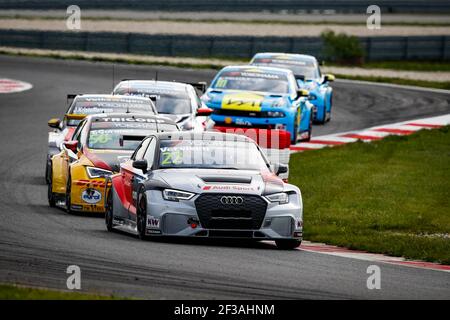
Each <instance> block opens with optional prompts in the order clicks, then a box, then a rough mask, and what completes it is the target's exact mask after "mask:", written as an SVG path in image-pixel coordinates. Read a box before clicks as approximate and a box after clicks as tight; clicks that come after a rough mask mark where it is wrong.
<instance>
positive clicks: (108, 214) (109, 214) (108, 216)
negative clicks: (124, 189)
mask: <svg viewBox="0 0 450 320" xmlns="http://www.w3.org/2000/svg"><path fill="white" fill-rule="evenodd" d="M113 221H114V217H113V199H112V190H111V191H110V192H109V193H108V197H107V198H106V211H105V224H106V229H107V230H108V231H114V223H113Z"/></svg>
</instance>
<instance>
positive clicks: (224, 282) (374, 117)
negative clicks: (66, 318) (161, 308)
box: [0, 56, 450, 299]
mask: <svg viewBox="0 0 450 320" xmlns="http://www.w3.org/2000/svg"><path fill="white" fill-rule="evenodd" d="M156 70H158V78H159V79H161V80H163V79H176V80H181V81H183V80H184V81H201V80H206V81H209V80H210V79H211V78H212V76H213V75H214V73H215V72H214V71H212V70H189V69H176V68H167V67H147V66H145V67H144V66H126V65H122V66H116V68H115V77H116V81H117V80H118V79H121V78H154V75H155V71H156ZM0 78H13V79H18V80H22V81H27V82H30V83H32V84H33V86H34V87H33V89H31V90H29V91H26V92H21V93H12V94H2V95H0V146H1V152H0V188H1V189H0V190H1V191H0V218H1V223H0V283H1V282H8V283H10V282H13V283H19V284H23V285H33V286H39V287H50V288H55V289H65V288H66V279H67V274H66V268H67V267H68V266H69V265H78V266H80V268H81V277H82V283H81V286H82V290H84V291H91V292H101V293H106V294H115V295H119V296H132V297H141V298H156V299H160V298H169V299H170V298H172V299H197V298H205V299H220V298H230V299H242V298H248V299H279V298H287V299H290V298H293V299H361V298H367V299H404V298H412V299H448V298H449V297H450V273H448V272H440V271H433V270H423V269H417V268H408V267H403V266H394V265H388V264H383V263H377V264H378V265H379V266H380V268H381V290H368V289H367V287H366V280H367V277H368V274H366V270H367V267H368V266H369V265H370V264H372V263H370V262H366V261H360V260H354V259H348V258H342V257H335V256H331V255H325V254H319V253H310V252H305V251H302V250H293V251H279V250H277V249H276V248H275V246H274V245H272V244H270V243H257V244H238V243H235V242H228V241H227V242H224V241H219V242H217V241H216V242H211V241H197V242H192V241H187V240H178V241H173V240H168V241H146V242H142V241H140V240H138V239H137V238H135V237H133V236H128V235H125V234H120V233H108V232H107V231H106V229H105V226H104V221H103V219H101V218H98V217H90V216H83V215H69V214H67V213H66V212H65V211H63V210H61V209H57V208H49V207H48V206H47V199H46V192H47V188H46V185H45V183H44V178H43V176H44V163H45V154H46V143H47V132H48V128H47V125H46V123H47V121H48V119H49V118H50V117H54V116H57V117H61V116H62V115H63V113H64V111H65V108H66V105H65V95H66V94H67V93H76V92H84V93H87V92H93V93H94V92H105V91H106V92H108V91H110V90H111V88H112V67H111V65H110V64H106V63H89V62H75V61H61V60H51V59H38V58H23V57H6V56H0ZM334 88H335V100H334V110H333V119H332V121H331V122H330V123H329V124H327V125H325V126H315V127H314V132H313V133H314V134H315V135H318V134H326V133H333V132H341V131H348V130H353V129H362V128H366V127H370V126H372V125H379V124H384V123H392V122H397V121H402V120H409V119H414V118H421V117H427V116H435V115H441V114H445V113H449V112H450V108H449V99H450V95H448V94H444V93H426V92H416V91H412V90H407V89H398V88H395V89H393V88H388V87H379V86H370V85H366V84H349V83H339V82H337V83H335V84H334ZM305 201H308V199H305ZM305 226H306V228H307V227H308V212H305Z"/></svg>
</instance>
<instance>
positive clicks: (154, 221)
mask: <svg viewBox="0 0 450 320" xmlns="http://www.w3.org/2000/svg"><path fill="white" fill-rule="evenodd" d="M147 228H152V229H159V219H158V218H155V217H153V216H147Z"/></svg>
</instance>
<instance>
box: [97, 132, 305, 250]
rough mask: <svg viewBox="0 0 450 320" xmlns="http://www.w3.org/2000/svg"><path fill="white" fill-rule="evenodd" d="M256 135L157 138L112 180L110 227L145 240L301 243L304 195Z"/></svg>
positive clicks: (284, 245)
mask: <svg viewBox="0 0 450 320" xmlns="http://www.w3.org/2000/svg"><path fill="white" fill-rule="evenodd" d="M286 170H287V167H286V166H284V165H279V164H277V165H272V166H271V165H270V164H269V162H268V161H267V158H266V157H265V155H264V153H262V152H261V150H260V148H259V146H258V145H257V144H256V143H255V142H253V140H251V139H250V138H248V137H246V136H243V135H237V134H223V133H217V132H202V133H193V132H174V133H159V134H152V135H150V136H148V137H147V138H145V139H144V140H143V141H142V142H141V144H140V145H139V146H138V147H137V149H136V150H135V152H134V154H133V155H132V157H131V159H130V160H128V161H126V162H124V163H121V164H120V173H119V174H115V175H113V176H111V178H110V179H111V181H112V186H111V188H110V192H109V193H108V197H107V199H106V201H105V202H106V203H105V206H106V208H107V211H106V215H105V222H106V227H107V229H108V230H109V231H112V230H114V229H119V230H122V231H126V232H130V233H133V234H138V235H139V237H140V238H141V239H145V238H146V237H147V236H184V237H210V238H212V237H235V238H247V239H255V240H275V241H276V243H277V245H278V246H279V247H280V248H286V249H287V248H295V247H298V246H299V245H300V243H301V240H302V230H303V213H302V212H303V204H302V197H301V193H300V190H299V189H298V188H297V187H296V186H294V185H290V184H287V183H284V182H283V181H282V180H281V179H280V178H279V177H278V176H277V175H279V174H281V173H284V172H286Z"/></svg>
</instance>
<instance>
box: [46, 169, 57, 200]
mask: <svg viewBox="0 0 450 320" xmlns="http://www.w3.org/2000/svg"><path fill="white" fill-rule="evenodd" d="M49 171H50V172H49V178H50V179H49V180H50V181H49V183H48V184H47V198H48V205H49V206H50V207H52V208H53V207H55V206H56V199H55V194H54V193H53V190H52V189H53V181H52V180H53V176H52V171H51V169H50V170H49Z"/></svg>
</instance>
